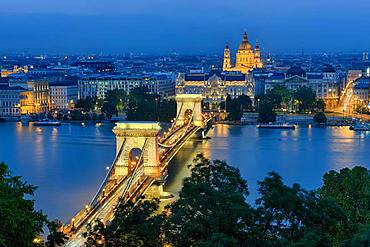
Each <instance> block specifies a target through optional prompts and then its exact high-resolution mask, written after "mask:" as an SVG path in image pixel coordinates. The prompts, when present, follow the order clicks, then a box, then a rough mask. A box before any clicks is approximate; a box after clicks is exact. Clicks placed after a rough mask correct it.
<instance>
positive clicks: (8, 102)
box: [0, 85, 24, 119]
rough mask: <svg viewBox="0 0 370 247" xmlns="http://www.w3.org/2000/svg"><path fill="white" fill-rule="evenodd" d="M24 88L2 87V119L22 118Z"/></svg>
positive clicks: (0, 111) (0, 99)
mask: <svg viewBox="0 0 370 247" xmlns="http://www.w3.org/2000/svg"><path fill="white" fill-rule="evenodd" d="M22 91H24V89H23V88H22V87H9V86H8V85H0V117H2V118H6V119H8V118H18V117H20V116H21V92H22Z"/></svg>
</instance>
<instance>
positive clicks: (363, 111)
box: [355, 103, 369, 114]
mask: <svg viewBox="0 0 370 247" xmlns="http://www.w3.org/2000/svg"><path fill="white" fill-rule="evenodd" d="M355 111H356V112H357V113H360V114H368V113H369V108H367V106H366V105H365V104H364V103H360V104H358V105H357V106H356V109H355Z"/></svg>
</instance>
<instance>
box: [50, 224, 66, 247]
mask: <svg viewBox="0 0 370 247" xmlns="http://www.w3.org/2000/svg"><path fill="white" fill-rule="evenodd" d="M62 225H63V223H62V222H60V221H58V220H55V221H50V222H48V223H47V226H48V229H49V232H50V233H49V235H48V236H47V241H46V243H45V246H46V247H56V246H61V245H62V244H63V243H65V241H67V240H68V236H67V235H66V234H64V233H63V232H61V231H60V230H59V229H60V228H61V226H62Z"/></svg>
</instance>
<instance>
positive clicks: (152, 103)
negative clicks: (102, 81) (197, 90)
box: [102, 87, 176, 122]
mask: <svg viewBox="0 0 370 247" xmlns="http://www.w3.org/2000/svg"><path fill="white" fill-rule="evenodd" d="M102 111H103V112H104V113H105V114H107V116H108V117H112V116H113V115H118V114H119V113H122V112H126V113H127V114H126V116H127V120H130V121H164V122H170V121H171V119H173V118H174V117H175V116H176V102H175V101H174V100H166V99H164V100H161V98H160V97H159V95H157V94H152V93H150V92H149V91H148V88H147V87H137V88H133V89H132V90H131V91H130V94H126V92H125V91H124V90H122V89H120V90H118V89H116V90H111V91H108V92H107V94H106V98H105V100H104V103H103V106H102Z"/></svg>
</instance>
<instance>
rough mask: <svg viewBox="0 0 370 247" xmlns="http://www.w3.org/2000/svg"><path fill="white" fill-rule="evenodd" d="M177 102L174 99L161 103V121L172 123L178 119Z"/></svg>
mask: <svg viewBox="0 0 370 247" xmlns="http://www.w3.org/2000/svg"><path fill="white" fill-rule="evenodd" d="M176 111H177V108H176V101H175V100H173V99H170V100H166V99H165V100H162V101H160V102H159V121H161V122H170V121H171V120H172V119H173V118H175V117H176Z"/></svg>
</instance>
